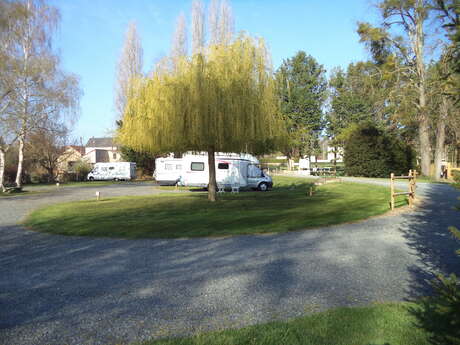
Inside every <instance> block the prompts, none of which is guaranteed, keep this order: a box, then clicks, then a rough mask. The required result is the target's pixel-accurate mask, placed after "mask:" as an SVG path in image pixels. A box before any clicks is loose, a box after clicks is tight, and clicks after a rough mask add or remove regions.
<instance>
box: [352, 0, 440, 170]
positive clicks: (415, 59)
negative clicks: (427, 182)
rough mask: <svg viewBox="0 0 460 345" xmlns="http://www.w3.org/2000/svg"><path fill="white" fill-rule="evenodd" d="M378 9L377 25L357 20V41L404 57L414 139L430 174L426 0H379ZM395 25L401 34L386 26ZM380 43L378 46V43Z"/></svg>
mask: <svg viewBox="0 0 460 345" xmlns="http://www.w3.org/2000/svg"><path fill="white" fill-rule="evenodd" d="M378 6H379V10H380V14H381V16H382V19H383V22H382V26H381V27H373V26H371V25H370V24H368V23H360V24H359V28H358V33H359V35H360V36H361V41H362V42H366V43H367V44H368V45H369V48H370V49H371V50H372V49H375V48H376V47H379V46H380V47H381V46H382V45H383V44H386V45H389V46H391V47H392V49H393V51H395V52H397V54H399V55H400V56H401V57H402V58H403V60H404V68H405V69H406V73H408V74H410V76H411V80H412V85H411V87H413V88H414V89H415V91H416V93H417V100H416V102H415V104H414V105H415V107H416V108H417V122H418V141H419V153H420V157H421V170H422V174H423V175H426V176H428V175H430V164H431V142H430V127H429V115H428V113H427V85H426V66H425V59H426V47H425V39H426V32H425V26H426V25H427V21H428V18H429V10H430V8H431V7H430V2H429V1H428V0H382V1H380V3H379V5H378ZM396 27H397V28H398V29H400V30H401V32H402V33H403V35H402V36H400V35H396V34H391V33H390V31H389V30H390V29H392V28H396ZM379 44H380V45H379Z"/></svg>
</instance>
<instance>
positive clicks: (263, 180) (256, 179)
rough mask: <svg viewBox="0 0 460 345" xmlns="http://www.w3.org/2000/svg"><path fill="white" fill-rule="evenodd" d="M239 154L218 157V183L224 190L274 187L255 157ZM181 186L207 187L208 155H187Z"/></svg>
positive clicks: (183, 163) (183, 159)
mask: <svg viewBox="0 0 460 345" xmlns="http://www.w3.org/2000/svg"><path fill="white" fill-rule="evenodd" d="M240 157H243V156H241V155H238V154H218V155H216V159H215V162H216V181H217V185H218V186H222V187H224V188H232V187H240V188H252V189H259V190H262V191H266V190H268V189H269V188H271V187H272V186H273V181H272V178H271V177H270V176H268V175H267V174H265V173H264V172H263V171H262V170H261V169H260V168H259V167H258V160H257V159H256V158H255V157H252V156H250V157H249V156H248V155H245V158H240ZM179 184H180V185H182V186H187V187H207V186H208V184H209V164H208V157H207V155H186V156H184V158H182V174H181V177H180V181H179Z"/></svg>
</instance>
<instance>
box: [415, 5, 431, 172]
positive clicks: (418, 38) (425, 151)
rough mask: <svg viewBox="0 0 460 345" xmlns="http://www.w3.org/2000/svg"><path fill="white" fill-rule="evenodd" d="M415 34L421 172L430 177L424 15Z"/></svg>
mask: <svg viewBox="0 0 460 345" xmlns="http://www.w3.org/2000/svg"><path fill="white" fill-rule="evenodd" d="M416 6H417V7H418V8H423V1H422V0H417V4H416ZM416 17H417V18H416V24H415V33H414V36H413V39H412V44H413V49H414V53H415V60H416V69H417V76H418V83H417V84H418V85H417V87H418V103H419V104H418V105H419V127H418V137H419V144H420V158H421V162H420V165H421V170H422V174H423V175H425V176H429V175H430V165H431V143H430V134H429V133H430V132H429V121H428V114H427V111H426V80H425V79H426V69H425V61H424V57H425V34H424V30H423V23H424V20H425V17H424V14H422V13H418V14H417V16H416Z"/></svg>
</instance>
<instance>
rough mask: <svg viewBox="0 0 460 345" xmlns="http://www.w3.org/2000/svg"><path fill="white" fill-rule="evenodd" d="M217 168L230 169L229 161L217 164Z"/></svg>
mask: <svg viewBox="0 0 460 345" xmlns="http://www.w3.org/2000/svg"><path fill="white" fill-rule="evenodd" d="M217 169H228V163H219V164H217Z"/></svg>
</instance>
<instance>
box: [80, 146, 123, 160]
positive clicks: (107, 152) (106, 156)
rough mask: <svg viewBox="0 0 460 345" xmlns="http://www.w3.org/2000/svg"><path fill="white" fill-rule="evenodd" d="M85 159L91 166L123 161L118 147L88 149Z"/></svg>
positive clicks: (86, 149)
mask: <svg viewBox="0 0 460 345" xmlns="http://www.w3.org/2000/svg"><path fill="white" fill-rule="evenodd" d="M85 157H86V158H87V159H88V162H89V163H91V164H94V163H103V162H104V163H112V162H122V161H123V160H122V158H121V153H120V152H119V151H118V150H117V148H116V147H86V148H85Z"/></svg>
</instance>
